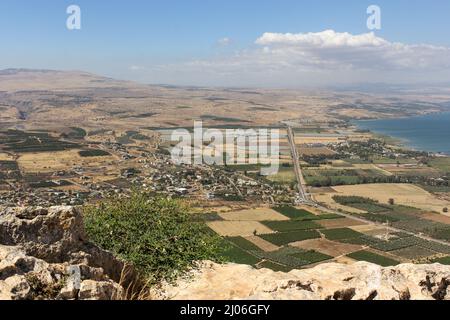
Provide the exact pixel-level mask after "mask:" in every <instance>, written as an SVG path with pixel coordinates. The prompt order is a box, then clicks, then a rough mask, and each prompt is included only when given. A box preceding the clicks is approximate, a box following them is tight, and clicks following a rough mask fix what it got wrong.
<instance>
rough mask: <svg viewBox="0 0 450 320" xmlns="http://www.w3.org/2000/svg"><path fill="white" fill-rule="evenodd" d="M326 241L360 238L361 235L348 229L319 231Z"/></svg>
mask: <svg viewBox="0 0 450 320" xmlns="http://www.w3.org/2000/svg"><path fill="white" fill-rule="evenodd" d="M321 232H322V233H323V234H324V235H325V237H326V238H327V239H328V240H343V239H352V238H358V237H360V236H362V235H363V234H362V233H359V232H356V231H354V230H352V229H349V228H337V229H326V230H321Z"/></svg>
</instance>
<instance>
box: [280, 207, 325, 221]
mask: <svg viewBox="0 0 450 320" xmlns="http://www.w3.org/2000/svg"><path fill="white" fill-rule="evenodd" d="M273 209H274V210H275V211H278V212H279V213H281V214H282V215H285V216H286V217H288V218H291V219H293V220H317V219H320V217H319V216H316V215H315V214H312V213H311V212H308V211H306V210H302V209H297V208H294V207H291V206H283V207H276V208H273Z"/></svg>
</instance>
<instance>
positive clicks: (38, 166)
mask: <svg viewBox="0 0 450 320" xmlns="http://www.w3.org/2000/svg"><path fill="white" fill-rule="evenodd" d="M113 160H115V158H114V157H112V156H100V157H96V156H92V157H91V156H89V157H84V156H82V155H80V151H79V150H77V149H73V150H67V151H57V152H39V153H34V152H33V153H32V152H29V153H24V154H20V155H19V158H18V159H17V163H18V165H19V167H20V169H21V171H22V172H28V173H37V172H55V171H60V170H68V169H72V168H73V167H76V166H80V167H83V168H84V169H87V168H98V167H101V166H105V165H108V163H109V162H110V161H113Z"/></svg>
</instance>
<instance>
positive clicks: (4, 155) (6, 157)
mask: <svg viewBox="0 0 450 320" xmlns="http://www.w3.org/2000/svg"><path fill="white" fill-rule="evenodd" d="M12 160H14V159H13V157H11V156H10V155H9V154H7V153H2V152H0V161H12Z"/></svg>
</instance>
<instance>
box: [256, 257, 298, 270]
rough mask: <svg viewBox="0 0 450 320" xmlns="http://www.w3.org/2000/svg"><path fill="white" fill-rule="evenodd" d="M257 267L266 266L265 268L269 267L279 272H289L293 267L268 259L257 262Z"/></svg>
mask: <svg viewBox="0 0 450 320" xmlns="http://www.w3.org/2000/svg"><path fill="white" fill-rule="evenodd" d="M258 268H259V269H262V268H266V269H270V270H273V271H280V272H289V271H291V270H292V269H293V268H292V267H288V266H285V265H282V264H279V263H276V262H272V261H269V260H266V261H263V262H261V263H259V264H258Z"/></svg>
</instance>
